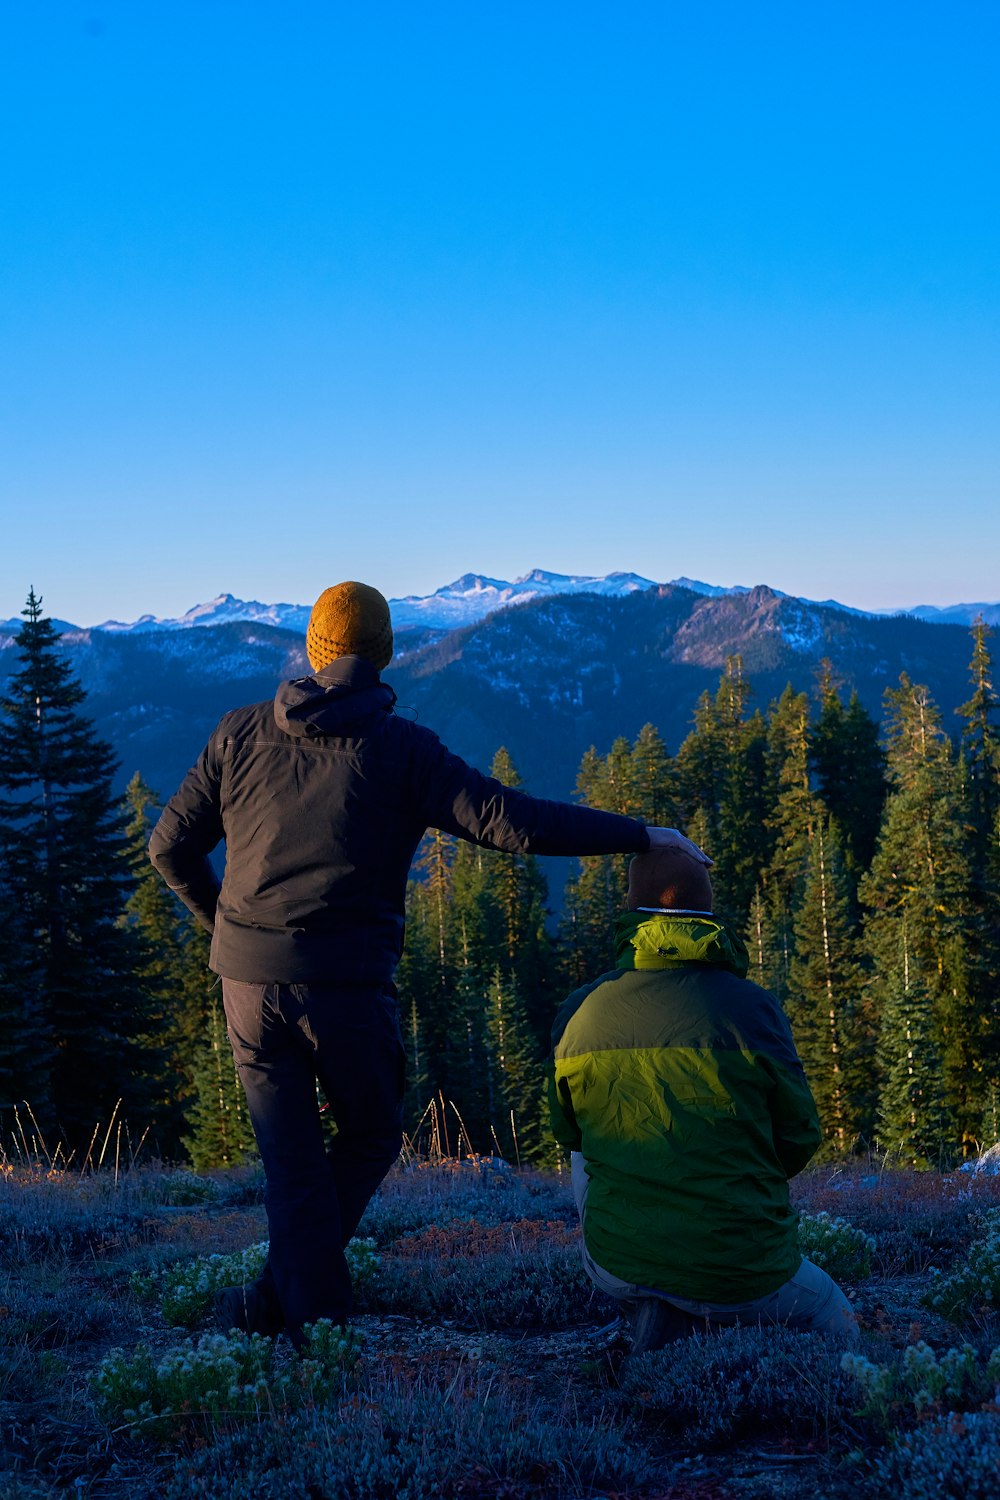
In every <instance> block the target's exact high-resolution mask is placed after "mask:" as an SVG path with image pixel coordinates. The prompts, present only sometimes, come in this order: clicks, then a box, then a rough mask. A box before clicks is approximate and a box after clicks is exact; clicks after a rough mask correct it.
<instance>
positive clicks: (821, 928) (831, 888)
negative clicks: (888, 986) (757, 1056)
mask: <svg viewBox="0 0 1000 1500" xmlns="http://www.w3.org/2000/svg"><path fill="white" fill-rule="evenodd" d="M794 932H795V953H794V957H793V959H792V962H791V971H790V975H789V989H790V997H789V1000H788V1001H787V1003H786V1008H787V1011H788V1016H789V1020H790V1021H791V1023H792V1030H793V1032H794V1035H795V1041H796V1044H797V1046H798V1050H799V1056H800V1057H801V1059H802V1064H803V1066H804V1068H805V1070H806V1076H807V1078H808V1079H809V1083H810V1086H811V1088H812V1091H813V1096H814V1098H815V1100H816V1104H817V1107H818V1109H819V1115H820V1120H821V1122H822V1125H823V1133H824V1136H825V1138H826V1142H827V1149H828V1151H831V1152H833V1153H837V1154H840V1155H842V1154H844V1153H845V1152H847V1151H849V1150H850V1149H851V1147H852V1146H853V1144H854V1141H855V1139H856V1138H857V1136H858V1134H859V1132H860V1130H861V1126H862V1123H863V1103H864V1097H865V1084H866V1080H867V1078H868V1077H870V1075H871V1065H872V1055H873V1051H874V1046H873V1042H874V1039H873V1038H872V1037H870V1036H869V1035H868V1034H867V1031H866V1029H865V1027H864V1025H863V1017H862V1010H861V1003H860V1002H861V988H862V982H863V975H862V971H861V968H860V966H859V964H858V962H857V957H856V941H855V933H854V921H853V913H852V910H851V887H850V883H849V881H848V878H847V874H846V871H845V868H844V860H843V856H842V854H841V849H840V838H839V834H838V831H837V828H836V825H835V824H833V823H832V822H831V820H830V819H829V818H828V817H827V818H822V819H820V821H819V822H818V824H817V826H816V833H815V837H814V839H813V840H812V844H811V847H810V850H809V856H808V869H807V876H806V883H805V889H804V892H803V896H802V901H801V903H800V906H799V909H798V912H797V914H796V917H795V924H794Z"/></svg>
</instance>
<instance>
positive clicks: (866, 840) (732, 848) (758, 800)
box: [0, 592, 1000, 1170]
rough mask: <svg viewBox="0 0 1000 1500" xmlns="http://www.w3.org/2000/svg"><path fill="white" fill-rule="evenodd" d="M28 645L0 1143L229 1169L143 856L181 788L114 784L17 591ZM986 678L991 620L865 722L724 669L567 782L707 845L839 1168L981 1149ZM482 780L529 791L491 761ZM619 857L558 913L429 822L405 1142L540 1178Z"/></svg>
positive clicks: (12, 764)
mask: <svg viewBox="0 0 1000 1500" xmlns="http://www.w3.org/2000/svg"><path fill="white" fill-rule="evenodd" d="M17 644H18V649H19V653H20V665H19V669H18V671H17V672H16V674H15V675H14V676H13V678H12V679H11V680H10V681H9V682H8V684H7V686H6V689H5V691H4V696H3V700H2V704H0V1112H2V1114H0V1118H2V1121H3V1128H4V1130H5V1132H6V1133H7V1134H9V1133H10V1131H11V1130H12V1129H14V1128H16V1129H18V1130H21V1131H23V1132H25V1133H26V1135H28V1136H34V1135H36V1134H37V1135H38V1137H40V1138H42V1137H43V1138H45V1139H46V1140H48V1141H49V1143H50V1148H51V1143H52V1142H53V1141H60V1142H61V1143H62V1147H61V1149H62V1150H64V1151H65V1152H66V1153H75V1154H76V1159H77V1160H78V1161H81V1162H82V1161H83V1160H84V1159H85V1157H86V1154H87V1153H88V1151H93V1149H94V1140H95V1132H96V1130H97V1127H98V1125H99V1124H100V1126H101V1130H102V1132H103V1130H104V1129H105V1127H106V1126H107V1123H108V1121H109V1120H117V1122H118V1130H119V1136H118V1137H117V1138H116V1139H117V1140H118V1143H119V1148H120V1149H125V1148H124V1147H123V1146H122V1144H121V1142H122V1141H123V1140H124V1141H126V1142H127V1147H128V1149H129V1151H130V1152H132V1153H135V1151H136V1150H137V1149H139V1145H140V1142H141V1141H143V1140H145V1141H146V1142H147V1144H146V1145H145V1147H144V1149H145V1150H146V1152H147V1153H148V1154H149V1155H151V1156H153V1157H156V1158H159V1159H161V1160H164V1161H186V1162H188V1163H190V1164H191V1165H192V1166H193V1167H194V1168H195V1169H196V1170H204V1169H207V1168H213V1167H220V1166H234V1165H239V1164H240V1163H243V1162H245V1161H247V1160H248V1159H249V1158H250V1157H252V1155H253V1140H252V1134H251V1132H250V1129H249V1124H248V1121H247V1118H246V1113H245V1109H244V1106H243V1102H242V1095H241V1091H240V1088H239V1085H238V1082H237V1080H236V1076H235V1073H234V1069H233V1064H232V1059H231V1055H230V1052H229V1048H228V1043H227V1040H226V1031H225V1020H224V1016H223V1012H222V1003H221V987H220V986H219V984H218V982H217V980H216V977H215V976H214V975H213V974H212V973H211V972H210V970H209V968H208V964H207V959H208V939H207V936H206V935H205V934H204V933H203V932H202V931H201V930H200V929H198V928H197V927H196V926H195V925H194V924H193V922H192V920H191V919H190V918H189V917H188V914H187V912H186V911H185V910H184V909H183V908H182V907H180V906H179V905H178V903H177V902H176V900H175V898H174V897H173V896H172V895H171V893H170V892H169V891H168V890H167V889H166V888H165V887H164V886H163V884H162V883H161V881H160V879H159V877H158V876H157V875H156V874H155V872H154V871H153V869H152V867H151V866H150V864H149V862H148V859H147V856H146V844H147V841H148V838H149V833H150V831H151V828H152V825H153V823H154V822H155V820H156V817H157V816H158V808H159V805H160V803H161V801H162V799H163V798H165V797H166V796H168V795H169V794H170V793H171V792H172V791H173V788H172V787H170V788H162V787H157V788H151V787H149V786H147V785H146V784H145V783H144V782H143V780H142V778H141V777H140V776H139V775H138V773H137V774H136V775H135V776H133V778H132V780H131V782H130V783H129V785H128V790H127V793H126V795H125V797H124V799H117V798H115V797H114V796H113V795H112V778H113V774H114V770H115V766H114V762H113V758H112V755H111V752H110V750H109V748H108V747H107V746H106V745H105V744H104V743H103V742H102V741H101V740H100V739H98V738H97V737H96V736H95V734H94V732H93V730H92V728H91V726H90V724H89V721H88V719H87V717H86V700H85V695H84V693H83V690H82V689H81V688H80V686H79V685H78V684H77V682H76V681H75V680H74V677H73V675H72V673H71V671H70V669H69V667H68V666H67V665H66V663H65V661H64V659H63V657H62V655H61V654H60V650H59V640H58V636H57V634H56V632H55V630H54V628H53V626H52V624H51V623H50V622H49V621H48V620H47V619H46V618H45V616H44V615H43V613H42V609H41V602H40V600H39V599H38V598H37V597H36V596H35V594H34V593H33V592H32V594H31V595H30V596H29V599H28V603H27V607H26V609H25V611H24V626H23V628H22V630H21V632H20V635H19V636H18V641H17ZM992 674H993V663H992V659H991V654H990V632H989V630H988V629H987V628H986V627H985V626H984V625H982V624H981V623H980V624H977V625H976V626H974V627H973V630H972V632H971V639H970V667H969V683H968V690H967V697H966V698H965V701H964V702H962V703H960V704H955V703H948V704H937V703H935V702H934V701H932V699H931V697H930V695H929V693H928V691H927V690H926V688H924V687H923V686H921V684H920V683H918V682H913V681H911V680H909V678H908V677H907V676H906V675H903V676H902V677H901V678H900V679H899V681H898V683H897V684H895V685H894V686H892V687H890V688H888V689H887V691H886V693H885V699H884V713H883V718H882V722H881V724H879V723H876V722H875V720H874V719H873V718H872V717H871V715H870V714H869V713H868V712H867V711H866V709H864V708H863V707H862V706H861V704H860V703H859V701H858V699H857V698H856V697H855V696H852V697H849V698H846V696H845V694H844V693H843V692H842V691H841V690H840V687H839V685H838V682H837V679H836V675H835V671H834V669H833V667H832V666H831V665H830V664H829V663H827V664H825V666H824V669H823V671H822V673H821V675H820V677H819V679H818V681H817V682H816V685H815V690H814V692H812V693H811V694H807V693H797V692H794V691H793V690H792V689H791V688H790V687H789V688H787V689H786V690H785V692H784V693H782V694H781V696H780V697H779V698H778V699H777V700H776V701H774V702H771V703H770V704H768V705H767V706H766V707H765V706H761V705H759V704H757V703H756V702H755V700H754V697H753V684H752V682H751V681H748V680H747V678H746V677H745V676H744V673H743V670H742V664H741V661H740V659H739V657H735V656H734V657H731V658H730V659H729V660H728V662H727V666H726V670H725V672H724V674H723V676H722V678H721V680H720V682H719V684H718V688H717V691H715V693H714V694H712V693H706V694H704V695H703V696H702V698H701V699H700V701H699V703H698V705H697V708H696V711H695V714H694V723H693V726H692V728H691V730H690V732H689V733H688V735H687V737H686V738H685V739H684V740H683V742H682V743H681V744H679V745H677V746H675V747H669V746H667V745H666V744H664V742H663V740H662V738H661V736H660V734H659V733H658V731H657V729H656V727H655V726H654V725H652V724H647V725H646V726H645V727H644V728H643V729H642V730H641V732H640V733H639V734H638V736H637V737H636V738H635V739H634V741H630V740H628V739H625V738H620V739H618V740H616V741H615V742H614V743H613V744H612V745H611V746H610V748H606V747H602V748H597V747H595V748H591V749H590V750H589V751H588V752H587V753H586V755H585V756H584V757H583V760H582V763H581V765H580V767H579V774H578V778H577V785H576V791H577V795H578V797H579V800H580V801H582V802H585V803H588V804H589V805H591V806H594V807H598V808H605V809H608V810H611V811H614V812H619V813H627V814H630V815H632V816H634V817H639V818H642V819H644V820H645V821H647V822H648V823H651V824H668V825H674V826H677V827H680V828H682V829H683V830H684V831H685V832H686V833H687V834H688V835H689V836H690V837H692V838H693V839H695V840H696V841H697V842H699V843H700V844H701V845H702V846H703V847H704V848H705V849H707V850H708V852H709V853H710V854H711V855H712V857H713V858H714V860H715V868H714V870H713V872H712V873H713V883H714V887H715V895H716V911H717V912H718V913H719V914H721V915H723V916H724V917H725V918H726V920H727V921H728V922H729V923H730V924H731V925H732V926H733V927H735V928H736V930H737V931H738V932H739V933H740V934H741V936H742V937H743V939H744V941H745V943H746V946H747V949H748V952H749V962H750V967H749V977H750V978H752V979H755V980H756V981H757V982H759V983H760V984H761V985H763V986H765V987H766V988H768V989H770V990H771V991H772V992H773V993H774V994H775V995H777V996H778V997H779V999H780V1001H781V1003H782V1005H783V1006H784V1008H785V1010H786V1012H787V1014H788V1016H789V1019H790V1021H791V1024H792V1028H793V1031H794V1034H795V1037H796V1041H797V1044H798V1048H799V1052H800V1055H801V1057H802V1060H803V1063H804V1065H805V1068H806V1072H807V1075H808V1077H809V1080H810V1083H811V1085H812V1089H813V1092H814V1094H815V1096H816V1100H817V1103H818V1105H819V1109H820V1114H821V1118H822V1121H823V1125H824V1130H825V1137H826V1139H825V1145H824V1148H823V1150H824V1154H825V1156H826V1157H827V1158H828V1159H835V1158H844V1159H846V1158H849V1157H851V1156H855V1155H864V1154H865V1153H867V1152H869V1151H873V1150H874V1151H878V1152H879V1153H882V1154H883V1155H884V1156H886V1157H887V1158H890V1159H892V1160H894V1161H897V1162H898V1163H899V1164H900V1165H910V1166H923V1167H935V1168H948V1167H952V1166H954V1165H956V1164H959V1163H960V1162H961V1161H962V1160H963V1159H964V1158H967V1157H971V1156H976V1155H979V1154H981V1153H982V1152H983V1151H984V1150H985V1149H986V1148H988V1147H990V1146H991V1145H994V1144H996V1143H997V1142H998V1140H1000V722H998V720H1000V716H998V700H997V696H996V692H995V690H994V686H993V676H992ZM192 748H193V749H194V747H192ZM126 769H127V768H126ZM484 769H487V768H485V767H484ZM488 769H490V770H491V771H492V774H493V775H495V776H496V777H498V778H499V779H500V780H501V781H503V782H504V783H506V784H508V785H514V786H516V785H518V784H519V780H520V778H519V775H518V769H517V767H516V766H515V765H514V764H513V763H512V761H511V758H510V756H509V754H508V753H507V751H506V750H505V749H504V748H503V747H502V746H500V747H497V750H496V755H495V758H494V760H493V764H492V767H490V768H488ZM527 790H529V791H530V790H531V788H530V786H529V787H528V788H527ZM627 863H628V861H627V858H625V857H621V858H618V857H615V858H611V857H605V858H594V859H585V860H581V861H576V862H574V867H573V869H572V871H571V873H570V876H569V879H568V883H567V885H566V890H565V893H564V896H563V898H562V901H561V903H560V902H559V901H557V900H555V899H553V898H552V897H550V892H549V889H548V887H547V884H546V875H545V873H544V862H541V861H539V860H537V859H535V858H532V857H531V856H527V855H522V856H509V855H503V854H494V853H491V852H488V851H484V850H481V849H478V848H476V847H474V846H472V845H470V844H467V843H462V842H460V841H457V840H454V839H452V838H450V837H448V836H446V835H444V834H441V833H436V832H433V831H432V832H430V833H429V834H428V835H427V837H426V839H425V840H424V843H423V845H422V848H421V851H420V854H419V857H418V860H417V863H416V865H415V867H414V870H413V872H412V878H411V881H410V885H409V892H408V912H407V933H406V945H405V951H404V955H403V959H402V962H401V964H400V967H399V970H398V973H397V985H398V990H399V1002H400V1014H401V1025H402V1028H403V1033H404V1040H405V1042H406V1046H407V1051H408V1080H407V1129H408V1132H409V1134H410V1138H411V1140H413V1141H414V1142H416V1143H419V1142H420V1141H421V1140H424V1141H426V1140H427V1139H428V1137H429V1135H430V1134H433V1136H434V1139H435V1143H436V1146H437V1147H438V1149H440V1150H442V1151H444V1152H446V1153H447V1154H449V1155H459V1154H463V1153H465V1154H471V1153H478V1154H479V1155H481V1156H482V1155H486V1156H490V1155H495V1156H498V1157H503V1158H505V1159H506V1160H507V1161H508V1162H510V1163H512V1164H515V1163H517V1164H533V1165H539V1166H544V1165H550V1164H553V1163H554V1161H555V1151H556V1148H555V1146H554V1143H553V1142H552V1141H551V1138H550V1136H549V1133H548V1130H547V1126H546V1121H545V1115H544V1105H543V1100H544V1093H545V1088H544V1083H545V1067H546V1058H547V1051H548V1037H549V1029H550V1025H551V1021H552V1017H553V1014H554V1012H555V1009H556V1007H557V1005H558V1004H559V1003H560V1002H561V1000H562V999H563V997H564V996H565V995H566V994H567V993H568V992H569V991H570V990H572V989H574V988H576V987H577V986H578V985H580V984H583V983H585V982H588V981H589V980H592V979H594V978H596V976H597V975H599V974H600V973H602V972H603V971H605V970H607V969H609V968H612V967H613V966H614V962H615V952H614V930H615V920H616V918H617V916H618V915H619V913H620V912H621V911H622V910H623V909H624V905H625V888H626V881H627ZM554 908H558V910H557V912H556V915H553V909H554ZM15 1120H16V1126H15V1123H14V1122H15ZM122 1131H124V1132H125V1135H124V1136H122V1135H121V1132H122Z"/></svg>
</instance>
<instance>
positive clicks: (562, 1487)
mask: <svg viewBox="0 0 1000 1500" xmlns="http://www.w3.org/2000/svg"><path fill="white" fill-rule="evenodd" d="M650 1473H651V1465H650V1461H649V1458H648V1456H647V1454H646V1451H645V1445H644V1444H643V1443H642V1442H641V1441H636V1439H635V1437H634V1436H633V1435H632V1431H631V1428H630V1424H629V1422H628V1420H627V1419H626V1420H622V1419H620V1418H619V1419H618V1421H617V1422H616V1421H615V1420H613V1419H609V1418H608V1415H607V1414H606V1413H601V1414H600V1415H599V1416H598V1417H596V1418H594V1419H593V1420H586V1419H583V1418H581V1416H580V1415H579V1413H578V1412H577V1411H576V1410H575V1408H573V1407H572V1406H569V1405H567V1406H566V1407H565V1408H561V1407H560V1408H556V1407H547V1406H543V1405H542V1404H541V1403H539V1402H537V1401H536V1400H534V1399H533V1398H532V1397H530V1396H529V1395H527V1394H525V1393H524V1392H523V1391H522V1390H521V1389H519V1388H518V1387H517V1386H516V1385H515V1384H513V1383H510V1382H503V1381H500V1380H498V1379H497V1378H496V1376H495V1375H494V1376H490V1377H488V1378H487V1377H486V1376H485V1374H484V1375H482V1376H480V1375H477V1374H476V1373H474V1372H466V1373H465V1374H464V1375H463V1376H462V1377H459V1379H457V1380H456V1381H453V1382H452V1383H451V1384H450V1385H449V1386H448V1387H447V1388H446V1389H445V1390H441V1391H438V1390H428V1389H424V1388H421V1387H416V1388H414V1387H412V1386H408V1385H406V1384H401V1383H399V1382H396V1383H391V1384H386V1383H382V1382H381V1381H379V1382H378V1383H373V1384H372V1386H371V1387H369V1388H361V1389H359V1390H357V1391H354V1392H352V1393H351V1394H350V1395H344V1396H341V1397H340V1399H339V1400H337V1401H336V1402H335V1403H334V1404H333V1405H332V1406H331V1407H330V1408H328V1409H323V1410H320V1409H316V1410H312V1411H307V1412H300V1413H297V1414H296V1415H293V1416H291V1417H289V1418H287V1419H286V1420H284V1421H277V1422H267V1423H264V1424H259V1425H254V1426H245V1427H243V1428H242V1429H241V1430H238V1431H234V1432H231V1433H227V1434H226V1435H224V1436H222V1437H221V1438H219V1439H218V1440H217V1441H215V1442H214V1443H213V1444H212V1445H211V1446H210V1447H208V1448H205V1449H204V1450H202V1451H200V1452H196V1453H194V1454H192V1455H191V1457H189V1458H188V1459H187V1460H185V1461H183V1462H181V1463H179V1464H178V1465H177V1466H176V1468H175V1470H174V1474H173V1479H172V1483H171V1485H170V1487H169V1489H168V1490H167V1492H166V1500H190V1497H191V1496H194V1495H197V1496H199V1497H203V1500H287V1497H288V1496H289V1495H316V1496H321V1495H322V1496H334V1495H336V1496H345V1497H347V1496H350V1497H351V1500H386V1497H388V1496H392V1497H393V1500H427V1497H428V1496H434V1497H435V1500H458V1497H460V1496H473V1495H483V1496H486V1495H491V1496H502V1495H509V1496H512V1497H513V1496H514V1495H517V1496H522V1495H527V1494H536V1495H541V1494H544V1495H546V1496H551V1497H559V1496H564V1497H567V1500H568V1497H570V1496H572V1497H574V1500H577V1497H579V1500H583V1497H584V1496H592V1495H606V1494H608V1493H610V1492H615V1493H620V1492H622V1491H623V1490H633V1489H634V1488H635V1487H636V1486H638V1485H641V1484H643V1483H645V1482H646V1481H647V1480H648V1479H649V1477H650Z"/></svg>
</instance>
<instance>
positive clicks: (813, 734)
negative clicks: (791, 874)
mask: <svg viewBox="0 0 1000 1500" xmlns="http://www.w3.org/2000/svg"><path fill="white" fill-rule="evenodd" d="M819 693H820V712H819V717H818V719H817V720H816V723H815V724H814V725H813V728H812V730H811V731H810V735H809V763H810V766H811V767H812V769H813V771H814V773H815V776H816V789H817V792H818V794H819V797H820V799H821V801H822V802H823V805H824V806H825V807H826V809H827V811H828V812H829V813H830V815H831V817H832V818H833V820H834V822H835V823H836V824H837V827H838V828H839V829H840V830H841V836H842V838H843V840H844V857H845V862H846V867H847V871H848V874H849V875H850V877H851V880H852V883H853V885H854V886H855V888H856V887H857V883H858V880H859V879H860V877H861V875H862V874H863V873H864V871H865V870H867V869H868V866H869V865H870V864H871V862H872V859H873V857H874V854H875V845H876V843H877V840H878V833H879V828H880V826H881V822H882V810H883V808H884V806H885V798H886V793H887V790H888V787H887V784H886V776H885V752H884V751H883V749H882V746H881V745H880V743H879V730H878V725H877V724H876V722H875V720H874V719H873V718H872V717H871V715H870V714H869V713H868V711H867V709H866V708H864V706H863V705H862V703H861V700H860V699H859V698H858V695H857V693H856V692H855V693H852V694H851V698H850V701H849V703H848V705H847V707H846V708H845V707H844V705H843V703H842V702H841V700H840V696H839V694H838V692H837V688H836V685H835V682H834V676H833V666H832V664H831V663H830V662H829V661H824V662H823V663H822V666H821V676H820V684H819Z"/></svg>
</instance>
